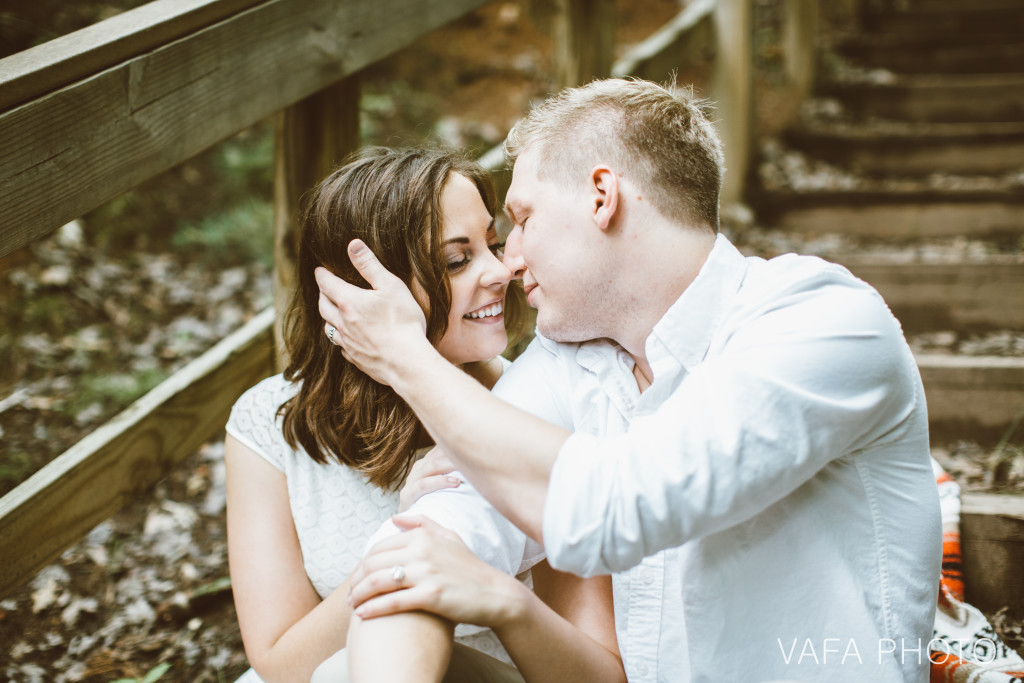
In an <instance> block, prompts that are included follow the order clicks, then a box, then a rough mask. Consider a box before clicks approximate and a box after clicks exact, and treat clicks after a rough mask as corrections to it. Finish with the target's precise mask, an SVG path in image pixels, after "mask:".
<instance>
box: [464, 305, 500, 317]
mask: <svg viewBox="0 0 1024 683" xmlns="http://www.w3.org/2000/svg"><path fill="white" fill-rule="evenodd" d="M501 310H502V309H501V304H492V305H490V306H486V307H484V308H480V309H477V310H475V311H473V312H472V313H467V314H466V315H464V316H462V317H463V318H492V317H494V316H496V315H501Z"/></svg>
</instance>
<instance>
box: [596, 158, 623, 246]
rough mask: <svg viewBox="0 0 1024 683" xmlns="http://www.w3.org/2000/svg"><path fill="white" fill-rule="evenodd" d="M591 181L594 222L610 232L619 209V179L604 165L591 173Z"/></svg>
mask: <svg viewBox="0 0 1024 683" xmlns="http://www.w3.org/2000/svg"><path fill="white" fill-rule="evenodd" d="M589 180H590V191H591V202H593V203H592V205H591V207H592V211H593V216H594V222H595V223H596V224H597V227H598V228H600V229H601V230H608V229H609V228H610V227H611V226H612V220H613V219H614V217H615V212H616V211H617V210H618V208H619V177H618V176H617V175H615V171H613V170H612V169H611V168H610V167H608V166H605V165H603V164H602V165H600V166H595V167H594V168H593V170H591V171H590V178H589Z"/></svg>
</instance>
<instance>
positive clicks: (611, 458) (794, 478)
mask: <svg viewBox="0 0 1024 683" xmlns="http://www.w3.org/2000/svg"><path fill="white" fill-rule="evenodd" d="M777 303H778V305H777V306H776V307H775V308H774V309H773V310H771V311H768V312H765V313H763V314H760V315H758V316H755V317H753V318H752V319H750V320H749V321H745V322H744V324H742V325H740V326H737V327H736V329H734V330H732V331H731V332H730V334H729V338H728V339H727V340H726V341H724V342H722V343H721V348H720V349H718V351H717V352H716V353H715V354H714V355H713V357H709V358H708V359H707V360H705V361H704V362H703V363H700V364H697V365H696V366H695V367H694V368H693V369H692V370H691V371H690V373H689V374H688V375H687V376H686V377H685V379H684V380H683V381H682V383H681V384H680V386H679V387H678V388H677V389H676V390H675V392H674V393H673V394H672V395H671V396H670V397H668V398H667V399H666V400H665V401H664V403H662V404H661V405H660V407H658V408H657V409H656V410H653V411H652V412H651V413H650V414H647V415H641V416H638V417H636V418H635V419H634V420H633V421H632V423H631V426H630V428H629V430H628V431H627V432H626V433H624V434H619V435H615V436H610V437H607V438H598V437H595V436H590V435H586V434H581V433H576V434H574V435H572V436H571V437H570V438H569V439H568V440H567V441H566V442H565V444H564V445H563V446H562V449H561V451H560V452H559V456H558V459H557V461H556V463H555V465H554V468H553V470H552V474H551V479H550V483H549V488H548V497H547V503H546V506H545V510H544V518H543V533H544V541H545V548H546V550H547V554H548V559H549V561H550V562H551V565H552V566H553V567H555V568H556V569H559V570H562V571H569V572H573V573H576V574H581V575H583V576H591V575H595V574H602V573H609V572H615V571H623V570H625V569H628V568H630V567H632V566H634V565H636V564H638V563H639V562H640V561H641V559H642V558H644V557H646V556H649V555H653V554H654V553H656V552H658V551H660V550H663V549H665V548H669V547H675V546H679V545H681V544H683V543H685V542H687V541H689V540H692V539H695V538H700V537H702V536H704V535H707V534H711V533H714V532H717V531H720V530H723V529H726V528H728V527H731V526H733V525H735V524H738V523H740V522H742V521H744V520H746V519H749V518H750V517H752V516H754V515H755V514H757V513H759V512H760V511H762V510H764V509H765V508H767V507H768V506H770V505H772V504H773V503H774V502H776V501H778V500H780V499H781V498H783V497H784V496H786V495H788V494H789V493H791V492H792V491H794V490H795V489H796V488H797V487H799V486H800V485H801V484H803V483H804V482H806V481H808V480H809V479H810V478H811V477H813V476H815V474H816V473H818V472H819V471H820V470H821V469H822V468H824V467H825V466H826V465H828V463H829V462H830V461H832V460H833V459H835V458H837V457H839V456H841V455H843V454H845V453H850V452H853V451H856V450H857V449H859V448H863V447H865V446H867V445H869V444H870V443H872V442H879V441H881V440H884V439H886V438H895V436H893V434H894V433H896V432H898V430H899V426H900V425H901V424H902V423H903V422H904V421H906V420H907V418H908V417H909V415H910V414H911V412H912V411H913V410H914V407H915V403H916V399H917V391H916V386H917V383H919V378H918V376H917V370H916V367H915V366H914V363H913V358H912V356H911V355H910V352H909V350H908V349H907V347H906V344H905V343H904V342H903V338H902V332H901V331H900V329H899V326H898V323H896V321H895V319H893V318H892V316H891V314H890V313H889V311H888V308H887V307H886V306H885V304H884V303H883V302H882V301H881V299H880V297H878V296H877V294H875V293H874V292H873V291H871V290H868V289H867V288H861V289H854V288H848V289H844V288H841V287H837V288H835V291H828V292H824V293H815V294H814V295H813V296H810V295H807V294H806V293H799V294H794V296H793V297H791V298H790V299H789V300H783V301H780V302H777Z"/></svg>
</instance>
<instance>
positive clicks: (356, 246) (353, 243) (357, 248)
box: [348, 240, 366, 256]
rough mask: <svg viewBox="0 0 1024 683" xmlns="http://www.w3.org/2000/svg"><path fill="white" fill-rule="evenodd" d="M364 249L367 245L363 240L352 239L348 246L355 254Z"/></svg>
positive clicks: (360, 252)
mask: <svg viewBox="0 0 1024 683" xmlns="http://www.w3.org/2000/svg"><path fill="white" fill-rule="evenodd" d="M363 249H366V245H365V244H363V243H362V242H357V241H356V240H352V241H351V242H350V243H349V246H348V250H349V252H350V253H351V254H352V255H353V256H357V255H359V254H362V253H363Z"/></svg>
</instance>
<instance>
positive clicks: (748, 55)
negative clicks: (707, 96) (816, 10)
mask: <svg viewBox="0 0 1024 683" xmlns="http://www.w3.org/2000/svg"><path fill="white" fill-rule="evenodd" d="M714 30H715V36H716V40H715V43H716V45H717V49H718V53H717V55H716V57H715V69H714V75H713V76H712V79H711V99H712V100H713V101H714V103H715V108H716V115H717V119H718V120H717V124H718V132H719V134H720V135H721V137H722V144H723V146H724V147H725V166H726V173H725V179H724V182H723V184H722V196H721V203H722V206H727V205H729V204H734V203H737V202H739V201H741V199H742V197H743V188H744V186H745V185H746V180H747V175H748V173H749V171H750V163H751V156H752V152H753V144H754V135H753V126H754V89H753V8H752V6H751V0H718V2H717V3H716V4H715V29H714Z"/></svg>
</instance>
